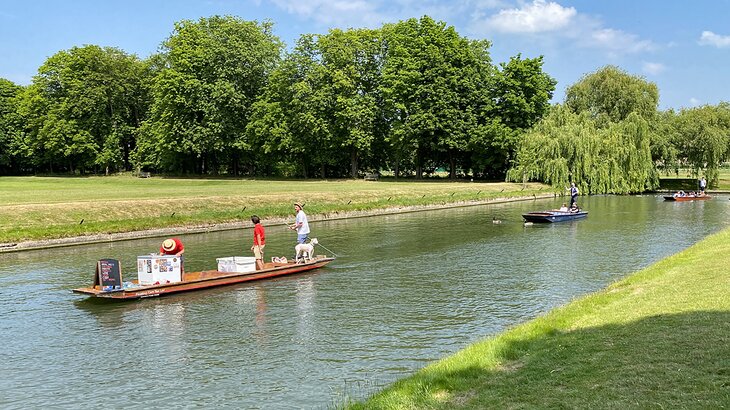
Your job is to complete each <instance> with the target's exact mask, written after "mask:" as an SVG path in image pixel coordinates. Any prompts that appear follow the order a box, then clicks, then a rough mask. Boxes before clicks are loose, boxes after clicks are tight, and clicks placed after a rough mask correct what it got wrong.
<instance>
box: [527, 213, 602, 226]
mask: <svg viewBox="0 0 730 410" xmlns="http://www.w3.org/2000/svg"><path fill="white" fill-rule="evenodd" d="M586 216H588V212H587V211H578V212H562V211H542V212H528V213H526V214H522V217H523V218H525V222H536V223H550V222H564V221H572V220H573V219H580V218H585V217H586Z"/></svg>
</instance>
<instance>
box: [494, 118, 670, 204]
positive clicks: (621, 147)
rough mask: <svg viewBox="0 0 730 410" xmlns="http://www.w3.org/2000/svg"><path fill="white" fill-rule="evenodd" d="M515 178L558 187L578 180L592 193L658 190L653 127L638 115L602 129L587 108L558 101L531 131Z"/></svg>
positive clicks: (511, 174) (519, 156) (521, 149)
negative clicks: (569, 106) (581, 110)
mask: <svg viewBox="0 0 730 410" xmlns="http://www.w3.org/2000/svg"><path fill="white" fill-rule="evenodd" d="M507 179H508V180H510V181H521V182H527V181H530V180H537V181H542V182H545V183H547V184H550V185H552V186H553V187H554V188H555V189H556V190H557V191H562V190H563V189H565V188H566V187H567V186H568V185H569V184H570V182H575V183H576V185H578V186H579V188H580V189H581V191H582V192H584V193H587V194H604V193H614V194H626V193H634V192H642V191H644V190H647V189H653V188H655V187H656V186H657V185H658V178H657V175H656V171H655V169H654V163H653V161H652V158H651V149H650V137H649V126H648V123H647V121H646V120H644V119H643V118H641V117H640V116H639V115H637V114H635V113H633V114H630V115H629V116H628V117H627V118H626V119H625V120H624V121H621V122H617V123H611V124H610V125H608V126H604V127H601V128H599V127H598V126H597V125H596V122H595V120H593V119H592V118H591V116H590V115H589V114H588V113H587V112H584V113H581V114H576V113H574V112H572V111H571V110H569V109H566V107H564V106H559V105H558V106H556V107H554V108H553V109H552V110H551V112H550V113H549V114H548V115H547V116H546V117H545V118H544V119H543V120H542V121H540V122H539V123H538V124H537V125H536V126H535V127H534V128H532V129H531V130H530V131H529V132H527V133H526V134H525V135H524V136H523V139H522V141H521V143H520V145H519V148H518V150H517V157H516V160H515V162H514V166H513V168H512V169H510V170H509V172H508V173H507Z"/></svg>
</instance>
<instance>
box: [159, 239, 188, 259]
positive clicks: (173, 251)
mask: <svg viewBox="0 0 730 410" xmlns="http://www.w3.org/2000/svg"><path fill="white" fill-rule="evenodd" d="M172 240H173V241H175V247H174V248H172V249H171V250H169V251H166V250H164V249H163V248H162V246H160V254H161V255H175V254H177V253H178V252H182V251H184V250H185V247H184V246H183V244H182V242H180V239H177V238H172Z"/></svg>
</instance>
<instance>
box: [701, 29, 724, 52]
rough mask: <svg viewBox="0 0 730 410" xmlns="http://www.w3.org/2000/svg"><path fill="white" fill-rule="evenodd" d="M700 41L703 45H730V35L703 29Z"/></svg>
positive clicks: (718, 46) (720, 46) (719, 46)
mask: <svg viewBox="0 0 730 410" xmlns="http://www.w3.org/2000/svg"><path fill="white" fill-rule="evenodd" d="M699 43H700V44H701V45H703V46H715V47H717V48H723V47H730V36H721V35H719V34H715V33H713V32H712V31H703V32H702V36H700V41H699Z"/></svg>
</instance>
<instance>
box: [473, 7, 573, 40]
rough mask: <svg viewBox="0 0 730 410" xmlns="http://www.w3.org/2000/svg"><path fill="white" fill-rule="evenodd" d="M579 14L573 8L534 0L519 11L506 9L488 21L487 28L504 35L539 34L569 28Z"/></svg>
mask: <svg viewBox="0 0 730 410" xmlns="http://www.w3.org/2000/svg"><path fill="white" fill-rule="evenodd" d="M576 14H577V12H576V11H575V9H574V8H573V7H563V6H561V5H560V4H558V3H554V2H549V3H546V2H545V1H544V0H534V1H533V2H532V4H527V5H525V6H523V7H522V8H519V9H504V10H501V11H500V12H499V13H497V14H495V15H493V16H492V17H490V18H489V19H487V22H486V23H487V26H488V27H489V28H492V29H494V30H496V31H499V32H503V33H539V32H547V31H555V30H559V29H561V28H563V27H565V26H567V25H568V24H569V23H570V21H571V19H572V18H573V17H575V15H576Z"/></svg>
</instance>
